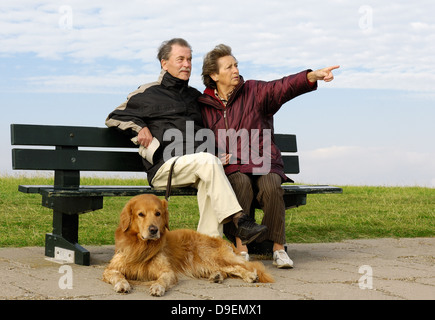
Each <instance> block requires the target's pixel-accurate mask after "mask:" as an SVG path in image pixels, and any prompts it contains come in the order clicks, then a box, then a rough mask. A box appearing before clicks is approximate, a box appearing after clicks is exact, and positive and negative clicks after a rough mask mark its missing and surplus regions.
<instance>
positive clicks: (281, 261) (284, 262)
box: [273, 250, 293, 269]
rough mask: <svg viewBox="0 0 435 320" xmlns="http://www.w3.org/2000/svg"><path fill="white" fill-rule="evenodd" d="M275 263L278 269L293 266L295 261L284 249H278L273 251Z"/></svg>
mask: <svg viewBox="0 0 435 320" xmlns="http://www.w3.org/2000/svg"><path fill="white" fill-rule="evenodd" d="M273 265H274V266H277V268H278V269H289V268H293V261H292V260H291V259H290V258H289V256H288V255H287V252H285V251H284V250H276V251H274V252H273Z"/></svg>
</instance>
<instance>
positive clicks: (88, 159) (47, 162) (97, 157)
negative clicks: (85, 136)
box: [12, 149, 145, 172]
mask: <svg viewBox="0 0 435 320" xmlns="http://www.w3.org/2000/svg"><path fill="white" fill-rule="evenodd" d="M12 167H13V169H15V170H79V171H132V172H145V169H144V166H143V164H142V160H141V157H140V156H139V154H138V153H137V152H116V151H82V150H38V149H13V150H12Z"/></svg>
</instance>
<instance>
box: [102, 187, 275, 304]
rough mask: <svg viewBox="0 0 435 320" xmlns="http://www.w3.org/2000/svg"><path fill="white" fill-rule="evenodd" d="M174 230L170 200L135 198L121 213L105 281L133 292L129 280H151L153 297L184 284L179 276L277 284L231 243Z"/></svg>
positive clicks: (123, 291)
mask: <svg viewBox="0 0 435 320" xmlns="http://www.w3.org/2000/svg"><path fill="white" fill-rule="evenodd" d="M168 226H169V213H168V203H167V201H166V200H160V199H159V198H157V197H156V196H154V195H139V196H136V197H134V198H132V199H131V200H130V201H129V202H128V203H127V204H126V205H125V207H124V209H123V211H122V213H121V216H120V222H119V226H118V228H117V230H116V232H115V255H114V256H113V258H112V260H111V261H110V263H109V265H108V266H107V268H106V269H105V270H104V273H103V280H104V281H105V282H107V283H110V284H112V285H113V286H114V289H115V291H116V292H120V293H126V292H129V291H131V289H132V287H131V285H130V283H129V282H128V281H127V280H137V281H145V282H148V285H150V289H149V292H150V294H151V295H153V296H162V295H164V294H165V292H166V291H167V290H168V289H169V288H171V287H172V286H173V285H175V284H176V283H177V282H178V277H177V274H179V273H182V274H185V275H187V276H190V277H194V278H206V279H209V280H210V281H212V282H215V283H222V282H223V280H224V279H225V278H227V277H238V278H242V279H243V280H244V281H246V282H258V281H259V282H274V279H273V278H272V276H271V275H270V274H269V273H267V272H266V271H265V267H264V265H263V264H262V263H261V262H247V261H246V260H245V259H244V258H243V257H242V256H240V255H238V254H237V253H236V251H235V248H234V246H233V245H232V244H230V243H229V242H228V241H226V240H224V239H222V238H214V237H210V236H207V235H204V234H201V233H199V232H196V231H193V230H187V229H180V230H174V231H169V227H168ZM149 281H150V282H149Z"/></svg>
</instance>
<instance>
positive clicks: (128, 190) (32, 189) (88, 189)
mask: <svg viewBox="0 0 435 320" xmlns="http://www.w3.org/2000/svg"><path fill="white" fill-rule="evenodd" d="M282 188H283V189H284V194H322V193H325V194H326V193H342V192H343V190H342V189H341V188H338V187H333V186H326V185H318V186H306V185H283V186H282ZM18 190H19V191H21V192H24V193H40V194H43V195H47V196H50V197H64V196H69V197H74V196H104V197H116V196H134V195H138V194H145V193H152V194H156V195H159V196H164V195H165V190H157V189H154V188H152V187H150V186H80V187H79V189H77V190H56V189H55V188H54V187H53V186H51V185H20V186H19V189H18ZM196 193H197V190H196V189H195V188H189V187H184V188H172V190H171V195H186V196H188V195H196Z"/></svg>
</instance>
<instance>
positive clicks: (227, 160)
mask: <svg viewBox="0 0 435 320" xmlns="http://www.w3.org/2000/svg"><path fill="white" fill-rule="evenodd" d="M231 157H232V155H231V154H228V153H221V154H220V155H219V160H220V161H221V162H222V165H224V166H226V165H227V164H229V163H230V160H231Z"/></svg>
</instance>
